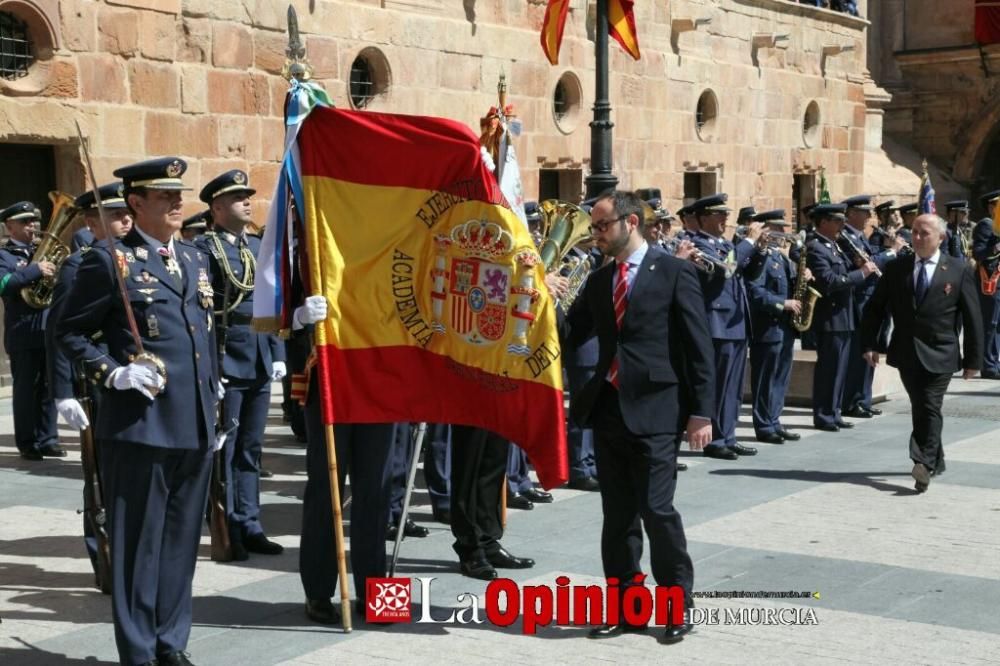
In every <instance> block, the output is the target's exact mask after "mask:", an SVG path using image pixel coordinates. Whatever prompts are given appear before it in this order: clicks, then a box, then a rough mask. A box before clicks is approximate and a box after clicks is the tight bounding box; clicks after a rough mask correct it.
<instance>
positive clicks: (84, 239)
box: [69, 227, 94, 252]
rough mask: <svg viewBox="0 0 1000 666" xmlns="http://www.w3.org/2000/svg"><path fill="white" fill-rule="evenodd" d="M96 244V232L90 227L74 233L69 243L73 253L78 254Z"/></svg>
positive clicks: (81, 228)
mask: <svg viewBox="0 0 1000 666" xmlns="http://www.w3.org/2000/svg"><path fill="white" fill-rule="evenodd" d="M93 244H94V231H93V229H91V228H90V227H80V228H79V229H77V230H76V231H74V232H73V237H72V239H71V240H70V243H69V249H70V251H71V252H76V251H77V250H80V249H82V248H85V247H90V246H91V245H93Z"/></svg>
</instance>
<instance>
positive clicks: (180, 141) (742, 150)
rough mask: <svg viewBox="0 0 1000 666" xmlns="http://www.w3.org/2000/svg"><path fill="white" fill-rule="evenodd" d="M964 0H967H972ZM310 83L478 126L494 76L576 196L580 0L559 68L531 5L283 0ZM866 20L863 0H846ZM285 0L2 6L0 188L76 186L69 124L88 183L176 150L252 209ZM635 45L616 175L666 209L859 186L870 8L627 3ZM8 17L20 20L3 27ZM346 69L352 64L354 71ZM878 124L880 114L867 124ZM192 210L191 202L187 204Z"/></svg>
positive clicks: (589, 67)
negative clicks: (233, 179) (22, 47)
mask: <svg viewBox="0 0 1000 666" xmlns="http://www.w3.org/2000/svg"><path fill="white" fill-rule="evenodd" d="M970 1H971V0H970ZM292 4H293V5H294V6H295V8H296V10H297V13H298V16H299V23H300V27H301V30H302V32H303V33H304V36H305V45H306V48H307V52H308V57H309V59H310V60H311V62H312V64H313V66H314V68H315V78H316V79H317V80H318V81H320V82H321V83H323V84H324V85H325V87H326V88H327V90H328V91H329V92H330V93H331V96H332V97H333V99H334V101H335V102H336V103H337V104H338V105H340V106H349V105H351V104H352V94H351V90H352V81H353V82H354V86H353V87H354V90H355V97H356V98H357V99H358V100H360V102H361V103H363V104H365V107H366V108H367V109H370V110H375V111H387V112H399V113H413V114H426V115H439V116H446V117H449V118H453V119H456V120H459V121H462V122H465V123H468V124H469V125H470V127H473V128H476V127H477V124H478V119H479V117H480V116H482V115H484V112H485V111H486V110H487V109H488V108H489V107H490V106H491V105H492V104H495V103H496V84H497V81H498V79H499V77H500V74H501V73H503V74H505V75H506V80H507V82H508V85H509V94H508V99H509V101H510V102H512V103H513V104H514V105H515V107H516V111H517V114H518V115H519V116H520V118H521V120H522V121H523V124H524V128H525V131H524V133H523V134H522V136H521V137H520V139H518V142H517V149H518V152H519V156H520V160H521V167H522V173H523V179H524V185H525V192H526V195H527V197H528V198H535V197H539V196H540V197H541V198H548V197H559V198H562V199H567V200H570V201H573V200H579V199H580V197H581V195H582V192H583V178H584V176H585V175H586V172H587V170H588V166H589V154H590V136H589V127H588V122H589V118H590V113H591V111H590V110H591V107H592V105H593V100H594V58H593V36H594V0H573V2H572V5H571V11H570V13H569V18H568V21H567V26H566V31H565V38H564V43H563V48H562V54H561V59H560V64H559V65H558V66H550V65H549V64H548V62H547V61H546V59H545V56H544V55H543V53H542V50H541V48H540V46H539V26H540V25H541V21H542V16H543V13H544V9H545V4H546V3H545V1H544V0H292ZM859 6H860V9H861V16H866V15H867V1H866V0H862V1H861V2H859ZM286 8H287V1H286V0H235V1H226V2H223V1H222V0H61V1H57V0H0V19H3V20H4V23H3V24H2V26H4V27H3V30H5V33H4V34H6V35H7V36H8V41H9V40H10V39H13V38H16V37H17V36H18V35H20V34H22V33H23V34H24V35H26V38H27V39H28V40H29V41H30V42H31V44H32V46H31V61H30V64H29V65H28V66H27V68H26V71H24V72H17V71H13V72H11V71H8V70H14V69H16V68H17V67H18V66H19V65H20V61H17V59H16V58H13V57H7V56H4V59H3V63H0V65H2V70H3V76H2V77H0V169H2V173H0V195H2V196H0V200H2V202H10V201H16V200H19V199H22V198H33V199H34V200H36V202H39V203H41V200H42V199H44V196H45V193H46V192H47V191H48V190H50V189H59V190H64V191H67V192H73V193H75V192H79V191H80V190H82V189H84V170H83V164H82V160H81V159H80V156H79V151H78V146H77V138H76V130H75V125H74V121H77V120H78V121H79V122H80V125H81V126H82V128H83V132H84V134H85V135H86V136H87V137H88V143H89V146H90V150H91V153H92V155H93V159H94V166H95V169H96V171H97V177H98V179H99V180H101V181H106V180H109V179H110V178H111V172H112V170H113V169H114V168H115V167H117V166H119V165H122V164H125V163H128V162H131V161H135V160H139V159H144V158H146V157H150V156H155V155H162V154H176V155H181V156H183V157H185V158H186V159H187V160H188V161H189V164H190V169H189V171H188V174H187V176H186V180H187V181H188V182H189V183H190V184H191V185H192V186H193V187H195V188H196V191H197V189H198V188H200V187H201V185H202V184H203V183H205V182H207V181H208V180H209V179H210V178H212V177H214V176H215V175H217V174H218V173H219V172H221V171H223V170H226V169H230V168H241V169H244V170H246V171H247V172H248V173H249V174H250V179H251V183H252V184H253V185H254V186H255V187H257V189H258V191H259V194H258V196H257V198H256V199H257V201H256V208H255V216H256V218H257V219H261V220H262V219H263V218H264V216H265V208H266V206H267V204H268V201H267V199H268V197H269V192H270V190H271V188H272V186H273V183H274V180H275V177H276V174H277V169H278V160H279V159H280V157H281V151H282V141H283V124H282V120H281V114H282V103H283V100H284V95H285V91H286V89H287V84H286V82H285V81H284V80H283V79H282V78H281V76H280V70H281V67H282V64H283V62H284V49H285V45H286V43H287V38H286V32H285V31H286V28H287V26H286ZM636 22H637V25H638V32H639V43H640V47H641V50H642V58H641V59H640V60H639V61H632V60H631V59H630V58H629V57H628V56H627V55H626V54H625V53H624V52H622V51H621V50H620V49H619V48H618V47H617V45H616V44H615V43H614V42H612V44H611V70H612V74H611V103H612V105H613V119H614V122H615V129H614V169H615V173H616V175H617V176H618V177H619V179H620V182H621V185H622V186H625V187H630V188H635V187H650V186H652V187H659V188H661V190H662V191H663V195H664V199H665V204H666V205H667V206H669V207H670V208H671V209H675V208H677V207H679V205H680V204H681V203H682V202H683V201H686V200H689V199H690V198H692V197H696V196H703V195H706V194H709V193H714V192H717V191H725V192H728V193H729V195H730V202H731V203H732V204H733V205H734V206H744V205H751V204H752V205H755V206H756V207H757V208H758V209H766V208H772V207H782V208H786V209H789V210H792V209H794V208H797V207H798V206H799V205H802V204H804V203H809V202H811V201H812V200H813V198H814V196H815V187H816V181H817V174H818V172H819V170H820V169H825V172H826V176H827V180H828V182H829V186H830V189H831V192H832V193H833V195H834V197H835V198H836V197H840V196H847V195H849V194H854V193H857V192H858V191H861V189H862V188H863V185H864V169H865V161H866V150H865V148H866V141H867V143H868V144H873V143H874V145H875V146H876V147H877V146H878V144H879V142H880V137H876V138H874V139H873V138H872V136H870V135H868V136H866V131H868V132H869V133H870V132H871V128H872V125H873V123H874V122H876V121H880V120H881V115H880V114H881V110H880V109H878V108H876V105H874V104H873V103H872V100H873V99H875V97H877V96H875V97H873V95H872V94H871V90H872V89H874V88H875V86H874V84H873V83H872V81H871V78H870V77H869V76H868V72H867V69H866V66H867V64H866V60H867V59H866V51H867V47H868V39H867V35H866V30H867V28H868V26H869V23H868V21H867V20H866V19H864V18H855V17H851V16H848V15H846V14H842V13H839V12H833V11H828V10H824V9H818V8H815V7H810V6H807V5H803V4H800V3H798V2H794V1H791V0H657V1H656V2H652V1H649V2H637V3H636ZM18 31H20V32H18ZM352 72H353V74H352ZM876 134H878V132H877V128H876ZM197 210H199V204H198V203H197V202H196V198H195V197H193V196H192V197H190V198H189V203H188V205H187V210H186V212H187V213H191V214H193V213H194V212H197Z"/></svg>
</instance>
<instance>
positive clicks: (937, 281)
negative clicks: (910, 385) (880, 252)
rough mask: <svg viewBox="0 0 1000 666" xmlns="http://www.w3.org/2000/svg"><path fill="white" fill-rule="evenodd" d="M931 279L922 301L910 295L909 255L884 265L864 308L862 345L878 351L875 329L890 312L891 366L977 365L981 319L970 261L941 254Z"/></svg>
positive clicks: (950, 368)
mask: <svg viewBox="0 0 1000 666" xmlns="http://www.w3.org/2000/svg"><path fill="white" fill-rule="evenodd" d="M939 257H940V258H939V262H940V263H939V264H938V266H937V267H936V268H935V270H934V277H933V278H931V283H930V285H929V286H928V287H927V294H926V295H925V296H924V300H923V302H922V303H920V305H916V304H915V302H914V295H913V268H914V261H915V257H914V256H913V255H911V256H907V257H903V258H900V259H897V260H896V261H894V262H892V263H891V264H889V266H887V267H886V270H885V273H884V274H883V275H882V279H881V280H879V282H878V286H877V287H876V288H875V293H874V294H872V298H871V300H870V301H868V304H867V305H866V306H865V311H864V317H863V319H862V325H861V336H862V337H861V345H862V349H864V350H865V351H871V350H873V349H876V348H877V347H876V339H877V336H878V331H879V327H880V326H881V325H882V323H883V322H884V320H885V318H886V317H888V316H891V317H892V322H893V325H894V328H893V331H892V340H891V341H890V342H889V355H888V358H887V359H886V360H887V362H888V363H889V365H891V366H893V367H894V368H901V369H904V368H905V369H919V368H923V369H924V370H926V371H927V372H931V373H939V374H944V373H952V372H955V371H956V370H958V369H960V368H962V367H965V368H971V369H979V367H980V366H981V364H982V358H983V323H982V318H981V315H980V312H979V300H978V296H977V295H976V275H975V273H974V272H973V270H972V268H971V267H969V265H968V264H967V263H966V262H965V261H963V260H961V259H956V258H955V257H951V256H949V255H947V254H946V253H945V252H943V251H942V252H941V254H940V255H939ZM959 326H961V328H962V330H963V332H964V337H965V344H964V349H965V355H964V362H963V358H962V355H961V353H960V350H959V346H958V332H959Z"/></svg>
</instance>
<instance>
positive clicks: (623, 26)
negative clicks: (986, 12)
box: [608, 0, 1000, 60]
mask: <svg viewBox="0 0 1000 666" xmlns="http://www.w3.org/2000/svg"><path fill="white" fill-rule="evenodd" d="M633 4H635V3H634V2H633V1H632V0H608V34H610V35H611V36H612V37H614V38H615V39H616V40H617V41H618V43H619V44H621V45H622V48H623V49H625V52H626V53H628V54H629V55H630V56H632V59H633V60H638V59H639V33H638V32H636V30H635V14H633V13H632V5H633ZM998 4H1000V3H998Z"/></svg>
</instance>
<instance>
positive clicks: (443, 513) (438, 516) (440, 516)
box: [431, 509, 451, 525]
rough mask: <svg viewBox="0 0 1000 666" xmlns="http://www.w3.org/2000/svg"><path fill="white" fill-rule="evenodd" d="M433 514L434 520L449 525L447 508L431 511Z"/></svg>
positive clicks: (449, 515) (449, 514)
mask: <svg viewBox="0 0 1000 666" xmlns="http://www.w3.org/2000/svg"><path fill="white" fill-rule="evenodd" d="M431 513H432V514H433V515H434V520H436V521H437V522H439V523H444V524H445V525H451V511H449V510H448V509H441V510H440V511H431Z"/></svg>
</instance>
